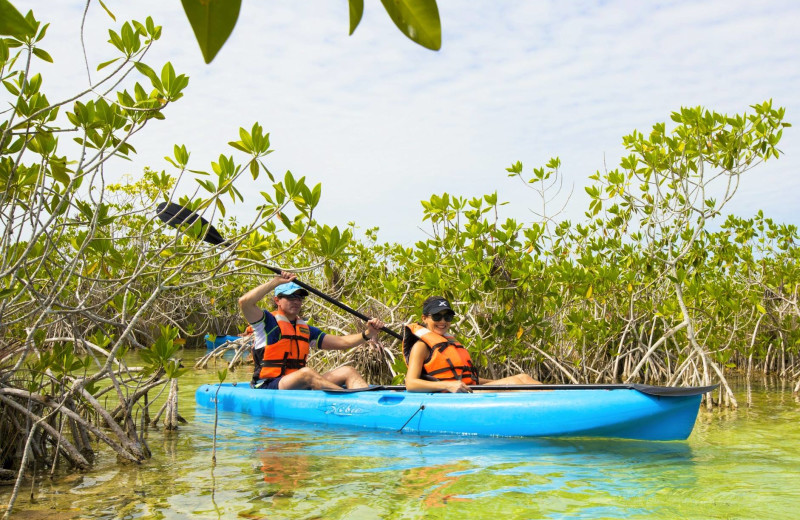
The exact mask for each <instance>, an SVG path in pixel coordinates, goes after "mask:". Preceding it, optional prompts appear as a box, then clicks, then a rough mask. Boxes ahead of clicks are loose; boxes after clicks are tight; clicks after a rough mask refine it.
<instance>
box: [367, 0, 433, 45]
mask: <svg viewBox="0 0 800 520" xmlns="http://www.w3.org/2000/svg"><path fill="white" fill-rule="evenodd" d="M381 3H382V4H383V7H384V8H385V9H386V12H387V13H389V17H390V18H391V19H392V21H393V22H394V24H395V25H396V26H397V28H398V29H400V31H401V32H402V33H403V34H405V35H406V36H408V37H409V38H410V39H411V40H412V41H414V42H416V43H418V44H420V45H422V46H423V47H425V48H428V49H431V50H434V51H438V50H439V49H440V48H441V47H442V24H441V22H440V21H439V8H438V7H437V5H436V0H381Z"/></svg>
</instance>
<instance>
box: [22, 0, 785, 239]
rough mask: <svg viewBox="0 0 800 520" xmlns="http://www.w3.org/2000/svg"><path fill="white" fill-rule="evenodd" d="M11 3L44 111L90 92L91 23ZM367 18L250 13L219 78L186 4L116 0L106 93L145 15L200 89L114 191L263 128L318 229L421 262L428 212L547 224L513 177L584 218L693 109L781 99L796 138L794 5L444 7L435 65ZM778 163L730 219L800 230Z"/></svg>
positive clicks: (143, 138) (146, 144)
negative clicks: (33, 47) (175, 155)
mask: <svg viewBox="0 0 800 520" xmlns="http://www.w3.org/2000/svg"><path fill="white" fill-rule="evenodd" d="M13 3H14V5H15V6H16V7H17V8H18V9H19V10H20V11H23V12H25V11H27V10H28V9H30V8H33V9H34V11H35V13H36V14H37V16H38V18H39V19H41V20H43V21H49V22H51V27H50V29H49V31H48V37H47V39H46V40H45V41H44V42H43V46H44V48H45V49H46V50H48V51H49V52H50V53H51V54H52V55H53V57H54V59H55V64H53V65H49V64H42V65H37V67H38V68H39V69H40V70H41V71H42V73H43V75H44V77H45V87H44V89H45V91H46V92H48V96H49V99H50V100H51V101H56V100H60V99H61V98H62V97H66V96H68V95H70V94H72V93H74V92H76V91H78V90H79V89H82V88H84V87H85V86H86V84H87V77H86V70H85V67H83V65H82V64H83V58H82V56H81V53H80V40H79V32H78V27H79V25H80V19H81V15H82V12H83V9H84V4H82V3H81V2H76V1H65V0H62V1H57V2H52V1H44V0H37V1H19V0H15V1H14V2H13ZM365 4H366V6H365V13H364V18H363V20H362V22H361V25H360V26H359V28H358V29H357V30H356V32H355V34H354V35H353V36H350V37H348V35H347V32H348V27H349V22H348V9H347V2H346V1H345V0H338V1H331V0H313V1H312V0H308V1H303V2H296V1H289V0H278V1H276V0H268V1H267V0H264V1H257V0H244V1H243V5H242V11H241V13H240V17H239V22H238V24H237V27H236V29H235V30H234V33H233V35H232V37H231V39H230V40H229V41H228V43H227V44H226V45H225V47H223V49H222V51H221V52H220V53H219V55H218V56H217V58H216V59H215V60H214V61H213V62H212V63H211V65H206V64H204V63H203V61H202V56H201V53H200V50H199V48H198V47H197V43H196V42H195V39H194V36H193V34H192V32H191V28H190V26H189V23H188V21H187V20H186V18H185V16H184V14H183V10H182V8H181V5H180V2H179V1H178V0H169V1H163V0H160V1H155V0H137V1H135V2H131V1H125V2H122V1H115V0H106V5H108V6H109V8H110V9H111V10H112V11H113V12H114V13H115V15H116V16H117V22H114V21H112V20H111V19H110V18H109V17H108V15H107V14H106V13H105V12H104V11H103V9H102V8H101V7H100V5H99V4H98V3H97V2H92V4H91V5H90V8H89V16H88V19H87V23H86V35H85V40H86V42H87V47H88V52H89V61H90V63H91V70H92V75H93V77H94V78H97V77H99V73H97V72H96V71H95V69H96V65H97V64H98V63H100V62H102V61H105V60H107V59H109V58H110V57H113V56H114V54H113V52H112V51H111V49H110V47H109V46H108V44H106V41H107V40H108V34H107V29H108V28H109V27H117V26H119V25H120V23H121V22H122V21H123V20H127V19H130V18H135V19H138V20H141V21H143V20H144V18H145V17H146V16H147V15H151V16H153V18H154V20H155V21H156V23H157V24H160V25H163V27H164V29H163V31H164V32H163V37H162V39H161V40H160V41H159V42H157V44H156V46H155V47H154V49H153V50H152V52H151V54H150V55H149V56H148V59H147V60H146V61H147V62H148V63H149V64H151V65H153V66H156V65H157V66H159V67H160V65H161V64H162V63H163V62H164V61H166V60H169V61H172V63H173V65H174V66H175V68H176V70H177V71H178V72H180V73H185V74H188V75H189V76H190V78H191V79H190V85H189V88H188V89H187V90H186V95H185V97H184V99H181V100H180V101H178V102H177V103H176V104H175V105H174V106H172V107H169V108H170V109H169V110H168V111H167V114H166V115H167V119H166V120H165V121H163V122H154V124H153V125H152V126H151V127H148V128H147V129H145V131H143V132H142V133H141V134H139V135H137V136H135V138H134V141H133V145H134V146H135V147H136V149H137V150H138V151H139V153H138V156H137V157H136V158H135V160H134V161H133V162H123V161H120V162H119V163H118V164H116V165H114V168H112V169H111V170H110V171H109V174H110V175H112V176H113V175H122V174H125V173H132V174H138V173H139V172H141V170H142V168H143V167H144V166H145V165H149V166H151V167H153V168H155V169H159V170H160V169H166V170H167V171H168V172H169V171H170V169H169V165H168V164H167V163H166V162H165V161H164V160H163V157H164V156H165V155H171V153H172V145H173V144H175V143H179V144H185V145H186V146H187V148H188V149H189V150H190V151H191V152H192V165H191V166H192V167H193V168H194V169H209V161H211V160H215V159H216V157H218V155H219V154H220V153H224V154H226V155H231V154H234V155H236V153H235V152H234V150H233V149H232V148H230V147H228V146H227V144H226V143H227V142H228V141H231V140H236V139H238V133H237V131H238V128H239V127H240V126H244V127H246V128H249V127H250V126H252V124H253V123H254V122H255V121H258V122H260V123H261V124H262V126H263V127H264V128H265V130H266V131H268V132H270V133H271V139H272V145H273V148H274V149H275V150H276V151H275V153H273V154H272V155H270V156H269V157H268V158H267V163H268V166H269V167H270V169H271V170H272V171H273V172H276V173H280V174H282V173H283V172H284V171H286V170H287V169H290V170H291V171H292V172H293V173H294V174H295V175H297V176H306V178H307V179H308V181H309V182H310V183H312V184H315V183H317V182H321V183H322V185H323V196H322V202H321V204H320V207H319V208H318V211H317V212H316V215H315V216H316V218H317V219H318V220H319V221H320V222H322V223H325V224H329V225H339V226H342V225H345V224H346V223H347V222H349V221H354V222H355V223H356V224H357V225H358V226H359V227H361V228H368V227H373V226H378V227H380V229H381V231H380V233H379V239H380V240H382V241H397V242H401V243H404V244H406V245H410V244H412V243H413V242H415V241H416V240H419V239H422V238H424V237H425V230H426V229H427V226H426V225H425V224H424V223H423V222H422V207H421V205H420V202H419V201H420V200H421V199H427V198H429V197H430V195H432V194H441V193H443V192H449V193H451V194H454V195H462V196H467V197H472V196H477V195H482V194H485V193H491V192H494V191H495V190H496V191H497V192H498V193H499V196H500V199H501V200H504V201H508V202H510V204H509V205H508V206H505V207H504V209H503V211H504V214H503V215H502V216H509V217H515V218H518V219H520V220H523V221H531V220H535V219H536V217H535V215H533V214H532V213H531V212H530V210H529V208H538V207H539V205H540V201H539V199H538V198H537V197H536V195H535V193H533V192H532V191H530V190H525V189H521V187H520V184H519V182H518V181H514V180H513V179H509V178H507V176H506V172H505V168H506V167H507V166H509V165H510V164H511V163H513V162H516V161H518V160H519V161H522V162H523V164H524V165H525V171H526V172H530V171H531V169H532V168H533V167H534V166H541V165H543V164H545V163H546V162H547V161H548V159H549V158H550V157H554V156H558V157H560V158H561V162H562V173H563V175H564V179H565V192H569V190H570V189H571V188H573V187H574V193H573V196H572V199H571V200H570V201H569V203H568V205H567V207H566V210H565V212H564V213H563V216H564V217H565V218H571V219H573V220H579V219H581V218H582V215H583V211H585V209H586V207H587V204H588V201H587V197H586V195H585V192H584V190H583V187H584V186H586V185H587V184H588V181H587V177H588V176H589V175H591V174H593V173H594V172H595V171H596V170H597V169H602V168H604V167H607V168H609V169H613V168H614V167H616V166H617V165H618V164H619V158H620V156H621V155H622V154H623V152H624V150H623V148H622V144H621V142H622V136H623V135H626V134H628V133H630V132H631V131H633V130H634V129H638V130H640V131H644V132H647V131H648V130H649V129H650V127H651V126H652V125H653V124H654V123H656V122H660V121H669V114H670V113H671V112H672V111H673V110H677V109H679V108H680V107H681V106H695V105H703V106H706V107H708V108H711V109H714V110H716V111H720V112H724V113H729V114H731V113H740V112H743V111H745V110H747V109H748V107H749V105H751V104H753V103H758V102H761V101H764V100H766V99H770V98H771V99H773V100H774V102H775V104H776V105H779V106H784V107H786V108H787V120H788V121H789V122H793V123H794V124H796V125H800V63H799V60H798V58H799V57H800V52H799V51H800V30H798V29H797V28H798V27H799V26H800V3H798V2H792V1H764V2H751V1H748V2H744V1H735V0H734V1H732V0H725V1H666V2H640V1H632V0H631V1H599V2H598V1H595V2H590V1H583V2H563V1H562V2H558V1H544V0H542V1H536V2H511V1H500V0H496V1H491V2H490V1H466V0H462V1H456V0H440V2H439V9H440V15H441V19H442V32H443V37H442V49H441V51H439V52H432V51H429V50H426V49H424V48H422V47H419V46H417V45H416V44H414V43H412V42H411V41H410V40H407V39H406V38H405V36H403V35H402V34H401V33H400V32H399V31H398V30H397V29H396V28H395V27H394V25H393V24H392V22H391V20H390V19H389V17H388V16H387V15H386V13H385V11H384V10H383V7H382V5H381V4H380V2H378V1H368V2H365ZM780 148H781V149H782V150H783V151H784V152H785V154H786V155H785V156H784V157H782V158H781V159H780V160H779V161H772V162H770V163H768V164H766V165H764V166H762V167H759V168H757V169H755V170H753V171H751V172H748V174H747V175H746V176H745V177H744V178H743V182H742V184H741V187H740V191H739V193H738V194H737V195H736V197H735V198H734V200H733V202H732V204H731V205H730V206H729V210H730V211H731V212H734V213H736V214H739V215H741V216H745V217H748V216H752V215H753V214H754V213H755V212H756V211H757V210H758V209H764V210H765V212H766V214H767V216H770V217H772V218H774V219H775V220H778V221H781V222H787V223H794V224H800V210H798V204H797V203H796V198H797V194H798V192H800V190H799V189H798V188H800V180H799V179H800V178H799V177H798V170H800V138H798V130H797V129H796V128H791V129H788V130H787V131H785V132H784V139H783V141H782V144H781V147H780ZM239 159H242V158H241V157H239ZM266 182H267V178H266V177H262V178H260V179H259V181H258V182H257V183H253V182H252V179H251V178H249V177H248V178H247V179H244V181H243V182H242V184H241V189H242V192H243V193H245V194H246V198H245V201H244V203H242V204H240V205H239V206H240V207H239V208H238V209H237V210H236V212H235V213H236V214H237V215H239V216H241V218H244V219H246V218H248V216H250V215H251V213H252V211H253V209H254V208H255V207H256V206H257V205H258V204H259V203H260V200H259V199H260V197H258V196H257V195H248V194H257V193H258V191H261V190H263V189H264V183H266ZM561 203H563V197H562V199H561ZM554 209H556V208H555V207H554Z"/></svg>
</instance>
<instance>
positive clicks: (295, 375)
mask: <svg viewBox="0 0 800 520" xmlns="http://www.w3.org/2000/svg"><path fill="white" fill-rule="evenodd" d="M278 388H279V389H281V390H309V389H310V390H322V389H323V388H328V389H331V390H334V389H337V388H341V386H338V385H336V383H332V382H331V381H329V380H328V379H326V378H324V377H322V376H321V375H319V374H318V373H317V372H315V371H314V370H312V369H310V368H308V367H303V368H301V369H300V370H298V371H296V372H292V373H291V374H288V375H285V376H283V377H282V378H281V380H280V383H278Z"/></svg>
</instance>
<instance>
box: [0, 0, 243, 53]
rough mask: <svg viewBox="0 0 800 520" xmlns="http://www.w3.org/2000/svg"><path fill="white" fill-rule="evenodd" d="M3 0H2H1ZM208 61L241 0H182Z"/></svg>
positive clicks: (229, 29) (222, 40)
mask: <svg viewBox="0 0 800 520" xmlns="http://www.w3.org/2000/svg"><path fill="white" fill-rule="evenodd" d="M0 1H2V0H0ZM181 3H182V4H183V10H184V12H186V18H188V19H189V23H190V24H191V25H192V30H193V31H194V36H195V38H197V43H198V44H199V45H200V51H201V52H202V53H203V59H204V60H205V62H206V63H211V60H213V59H214V57H215V56H216V55H217V53H218V52H219V50H220V49H221V48H222V46H223V45H224V44H225V42H226V41H227V40H228V37H229V36H230V35H231V33H232V32H233V28H234V27H235V26H236V20H238V18H239V9H240V8H241V6H242V1H241V0H181Z"/></svg>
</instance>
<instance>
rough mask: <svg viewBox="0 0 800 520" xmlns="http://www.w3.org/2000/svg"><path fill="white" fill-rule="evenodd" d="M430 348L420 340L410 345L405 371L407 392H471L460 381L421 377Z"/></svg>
mask: <svg viewBox="0 0 800 520" xmlns="http://www.w3.org/2000/svg"><path fill="white" fill-rule="evenodd" d="M429 351H430V349H429V348H428V345H426V344H425V343H424V342H422V341H417V342H416V343H414V346H413V347H411V355H410V356H409V357H408V371H407V372H406V390H407V391H409V392H442V391H444V392H452V393H456V392H471V390H470V389H469V387H468V386H467V385H465V384H464V383H462V382H461V381H427V380H425V379H422V365H424V364H425V360H426V359H427V358H428V352H429Z"/></svg>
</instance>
